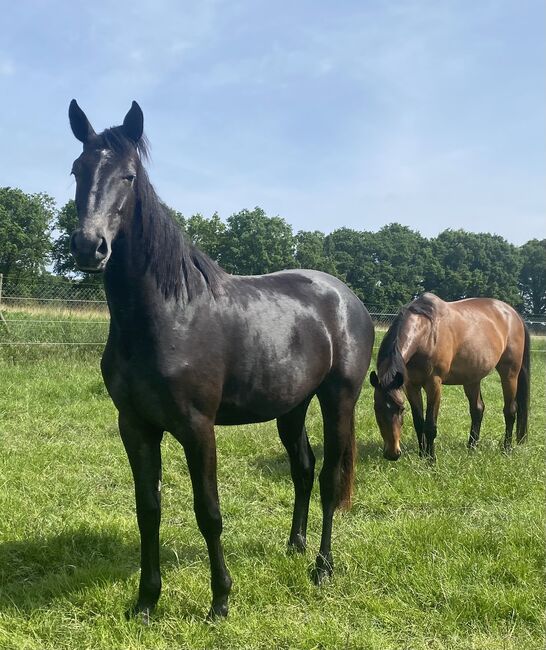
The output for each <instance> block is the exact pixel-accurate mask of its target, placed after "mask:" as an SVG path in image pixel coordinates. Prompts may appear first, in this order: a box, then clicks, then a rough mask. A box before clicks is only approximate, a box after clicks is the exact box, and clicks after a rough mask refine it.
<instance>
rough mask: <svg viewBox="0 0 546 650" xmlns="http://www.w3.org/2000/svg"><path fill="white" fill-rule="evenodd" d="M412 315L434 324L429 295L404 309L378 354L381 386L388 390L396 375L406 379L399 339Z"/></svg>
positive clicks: (433, 311)
mask: <svg viewBox="0 0 546 650" xmlns="http://www.w3.org/2000/svg"><path fill="white" fill-rule="evenodd" d="M410 314H418V315H420V316H424V317H425V318H428V320H429V321H430V322H433V319H434V315H435V308H434V303H433V301H432V300H431V299H430V297H429V296H428V295H427V294H423V295H422V296H420V297H419V298H416V299H415V300H414V301H413V302H410V303H409V304H408V305H406V306H405V307H402V309H401V310H400V312H399V313H398V315H397V316H396V318H395V319H394V321H393V323H392V325H391V326H390V327H389V329H388V331H387V333H386V334H385V336H384V338H383V340H382V341H381V345H380V346H379V352H378V353H377V376H378V379H379V382H380V384H381V385H382V386H383V387H385V388H387V387H388V386H389V385H390V384H391V383H392V382H393V380H394V378H395V376H396V373H398V372H400V373H402V375H403V377H404V378H405V377H406V364H405V362H404V359H403V357H402V354H401V352H400V347H399V345H398V337H399V335H400V330H401V329H402V326H403V325H404V323H405V322H406V319H407V317H408V316H409V315H410Z"/></svg>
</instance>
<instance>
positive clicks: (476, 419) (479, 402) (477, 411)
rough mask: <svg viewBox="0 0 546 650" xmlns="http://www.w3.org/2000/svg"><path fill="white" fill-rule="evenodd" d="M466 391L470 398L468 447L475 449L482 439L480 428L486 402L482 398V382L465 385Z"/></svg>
mask: <svg viewBox="0 0 546 650" xmlns="http://www.w3.org/2000/svg"><path fill="white" fill-rule="evenodd" d="M464 392H465V395H466V397H467V399H468V405H469V407H470V419H471V422H472V424H471V425H470V436H469V438H468V448H469V449H475V448H476V445H477V444H478V440H479V439H480V429H481V426H482V419H483V412H484V410H485V404H484V403H483V399H482V392H481V390H480V382H479V381H477V382H474V383H472V384H465V385H464Z"/></svg>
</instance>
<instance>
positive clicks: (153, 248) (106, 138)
mask: <svg viewBox="0 0 546 650" xmlns="http://www.w3.org/2000/svg"><path fill="white" fill-rule="evenodd" d="M99 137H100V138H102V139H103V145H104V147H107V148H109V149H112V150H113V151H115V152H116V153H119V154H121V155H127V154H130V153H134V150H135V143H134V142H133V141H132V140H130V139H129V138H128V137H127V136H126V135H125V133H124V131H123V128H122V127H119V126H116V127H112V128H110V129H106V130H105V131H103V132H102V133H101V134H100V136H99ZM136 150H137V153H138V160H139V162H138V169H137V174H136V198H137V203H136V214H135V217H136V218H135V220H134V230H135V233H134V234H136V236H137V237H139V238H141V240H142V243H143V244H144V251H145V265H146V268H147V269H149V270H150V271H151V272H152V273H153V275H154V276H155V279H156V281H157V286H158V287H159V289H160V290H161V292H162V293H163V295H164V296H165V298H169V297H170V296H173V297H175V298H176V299H179V298H185V299H187V300H188V301H190V300H191V299H192V298H193V297H194V296H196V295H197V294H198V293H200V292H201V291H202V289H203V285H204V286H205V287H206V288H208V289H209V291H210V292H211V293H212V295H213V296H216V295H217V293H218V290H219V287H220V282H221V280H222V278H224V277H225V276H226V275H227V274H226V272H225V271H224V270H223V269H222V268H220V266H219V265H218V264H216V262H214V261H213V260H212V259H211V258H210V257H208V255H206V254H205V253H203V251H201V250H199V249H198V248H197V247H196V246H194V245H193V244H192V243H191V242H190V241H188V240H187V239H186V237H184V234H183V232H182V230H181V228H180V227H179V225H178V224H177V223H176V222H175V221H174V220H173V218H172V217H171V216H170V214H169V212H168V209H167V207H166V205H165V204H164V203H163V202H162V201H161V199H160V198H159V197H158V196H157V194H156V192H155V190H154V188H153V186H152V184H151V183H150V180H149V178H148V174H147V173H146V170H145V168H144V165H143V161H144V160H147V159H148V158H149V151H150V148H149V143H148V140H147V138H146V136H144V135H143V136H142V137H141V138H140V140H139V141H138V143H137V144H136Z"/></svg>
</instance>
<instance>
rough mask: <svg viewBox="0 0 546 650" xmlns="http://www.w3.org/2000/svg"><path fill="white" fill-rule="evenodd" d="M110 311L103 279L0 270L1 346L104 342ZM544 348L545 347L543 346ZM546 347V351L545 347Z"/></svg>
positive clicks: (380, 322) (384, 317) (531, 321)
mask: <svg viewBox="0 0 546 650" xmlns="http://www.w3.org/2000/svg"><path fill="white" fill-rule="evenodd" d="M368 310H369V311H370V314H371V316H372V319H373V322H374V325H375V327H376V329H378V330H387V329H388V328H389V326H390V325H391V323H392V322H393V320H394V319H395V317H396V315H397V313H398V309H396V308H392V309H391V310H389V311H383V310H374V309H373V306H368ZM525 320H526V323H527V325H528V327H529V329H530V330H531V333H532V334H535V335H539V336H544V335H546V314H545V315H539V316H527V317H525ZM108 326H109V313H108V306H107V303H106V299H105V295H104V289H103V287H102V284H93V283H80V282H73V283H69V282H66V281H63V282H58V283H56V282H40V281H33V282H28V280H27V281H18V280H12V279H9V280H8V278H6V277H2V275H1V274H0V349H2V348H4V349H5V348H6V347H14V346H17V347H24V346H28V347H34V346H51V347H52V348H55V347H59V346H66V347H78V346H80V347H90V346H95V347H99V348H100V347H102V346H104V344H105V343H106V338H107V335H108ZM541 347H542V346H541ZM540 351H541V352H544V350H540Z"/></svg>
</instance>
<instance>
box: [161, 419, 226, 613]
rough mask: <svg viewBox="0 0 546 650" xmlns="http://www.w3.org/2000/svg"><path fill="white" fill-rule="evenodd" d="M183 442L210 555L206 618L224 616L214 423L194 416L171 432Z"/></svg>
mask: <svg viewBox="0 0 546 650" xmlns="http://www.w3.org/2000/svg"><path fill="white" fill-rule="evenodd" d="M173 433H174V435H175V437H176V438H177V439H178V440H179V441H180V442H181V443H182V445H183V447H184V452H185V454H186V460H187V462H188V469H189V471H190V477H191V482H192V487H193V507H194V511H195V518H196V519H197V525H198V526H199V530H200V531H201V534H202V535H203V537H204V538H205V542H206V544H207V549H208V553H209V561H210V571H211V588H212V604H211V607H210V610H209V613H208V618H209V619H213V618H216V617H219V616H227V613H228V597H229V592H230V591H231V577H230V575H229V573H228V570H227V568H226V564H225V561H224V553H223V550H222V544H221V542H220V535H221V533H222V515H221V513H220V503H219V500H218V486H217V481H216V441H215V439H214V425H213V422H212V421H211V420H210V419H209V418H207V417H205V416H202V415H200V414H195V413H194V415H193V416H192V418H191V419H190V422H188V423H186V425H185V426H184V427H183V428H182V430H181V431H176V432H173Z"/></svg>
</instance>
